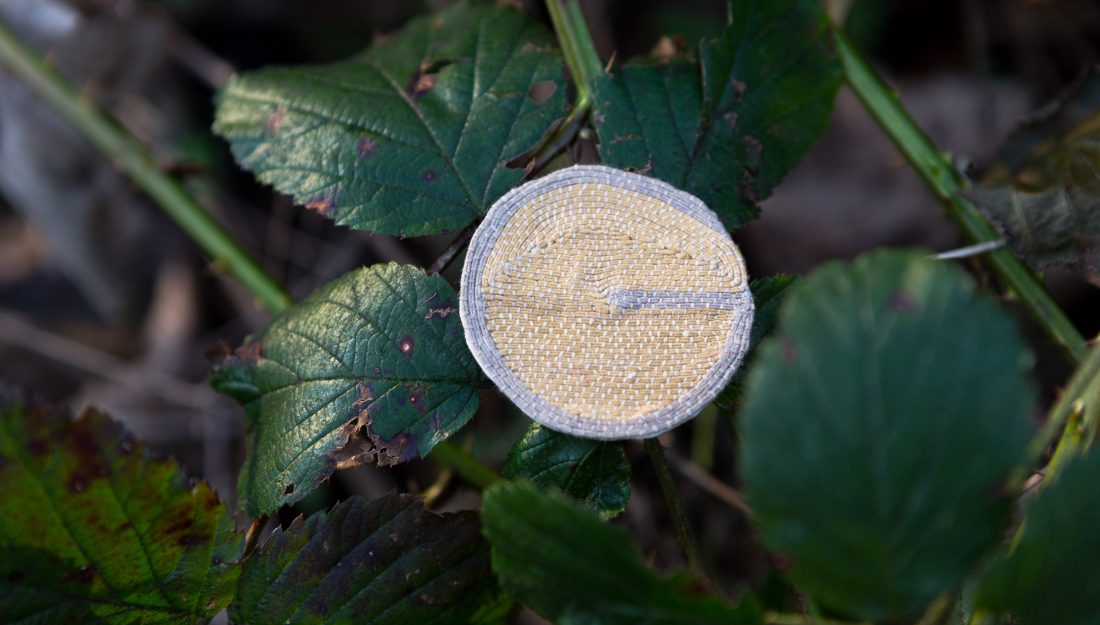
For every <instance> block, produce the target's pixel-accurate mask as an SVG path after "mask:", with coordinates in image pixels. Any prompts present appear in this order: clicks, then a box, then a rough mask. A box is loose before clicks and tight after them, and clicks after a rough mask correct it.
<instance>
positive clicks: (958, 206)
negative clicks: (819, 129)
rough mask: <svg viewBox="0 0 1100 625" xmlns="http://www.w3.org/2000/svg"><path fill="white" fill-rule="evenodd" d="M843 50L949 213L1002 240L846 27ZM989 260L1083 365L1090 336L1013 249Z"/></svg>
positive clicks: (872, 105)
mask: <svg viewBox="0 0 1100 625" xmlns="http://www.w3.org/2000/svg"><path fill="white" fill-rule="evenodd" d="M835 33H836V41H837V52H838V53H839V55H840V60H841V64H842V65H843V67H844V76H845V79H846V80H847V82H848V86H849V87H850V88H851V89H852V91H853V92H855V94H856V96H857V97H858V98H859V99H860V101H861V102H863V105H864V107H865V108H866V109H867V111H868V112H869V113H870V114H871V116H872V117H874V119H875V121H876V122H878V124H879V126H881V127H882V129H883V131H885V132H886V135H887V136H889V137H890V140H891V141H893V142H894V145H896V146H897V148H898V150H900V151H901V153H902V155H903V156H904V157H905V160H907V161H908V162H909V165H910V166H912V167H913V169H915V170H916V172H917V173H918V174H919V175H920V177H921V178H922V179H923V180H924V182H925V184H927V185H928V187H929V188H930V189H931V190H932V192H933V193H935V194H936V197H937V198H939V200H940V202H941V203H942V204H943V206H944V209H946V211H947V215H948V216H949V217H951V218H952V219H953V220H954V221H955V222H956V223H957V224H958V225H959V228H960V229H962V231H963V233H964V234H965V235H966V236H967V237H968V238H969V239H970V240H971V241H974V242H975V243H984V242H987V241H996V240H997V239H999V238H1000V235H999V234H998V233H997V231H996V230H995V229H994V228H993V226H992V225H991V224H990V223H989V221H988V220H986V218H985V217H984V216H983V215H982V214H981V213H980V212H979V211H978V209H977V208H975V206H974V205H973V204H972V203H971V202H970V201H969V200H967V199H966V198H965V197H963V196H962V195H961V191H962V190H963V186H964V185H963V180H962V178H961V176H959V174H958V172H957V171H955V168H954V166H953V165H952V163H951V161H950V159H949V158H947V157H946V156H945V155H944V154H943V153H941V152H940V151H939V150H938V149H937V148H936V146H935V145H933V143H932V141H931V140H930V139H929V138H928V136H927V135H925V134H924V132H923V131H922V130H921V129H920V127H919V126H917V124H916V122H914V121H913V118H911V117H910V116H909V114H908V112H906V110H905V107H904V106H902V104H901V101H900V100H899V99H898V97H897V94H895V93H894V91H893V90H891V89H890V88H889V87H888V86H887V85H886V84H885V83H884V82H883V81H882V79H881V78H880V77H879V76H878V74H877V73H875V70H874V69H872V68H871V66H870V65H869V64H868V63H867V61H866V60H865V59H864V58H863V57H862V56H861V55H860V54H859V51H858V50H856V49H855V47H853V46H852V43H851V42H850V41H849V40H848V38H847V37H846V36H845V35H844V33H843V32H841V31H840V29H835ZM985 259H986V260H987V262H988V263H989V264H990V266H991V267H992V268H993V270H994V271H995V272H996V273H997V275H998V276H1000V278H1001V280H1003V281H1004V283H1005V284H1006V285H1007V286H1008V288H1009V289H1010V290H1011V291H1012V292H1013V293H1015V294H1016V297H1018V298H1019V299H1020V301H1021V302H1022V303H1023V304H1024V306H1025V307H1026V308H1027V309H1028V311H1029V312H1030V313H1031V314H1032V316H1034V317H1035V319H1036V320H1037V321H1038V322H1039V324H1040V325H1042V326H1043V328H1044V329H1045V330H1046V331H1047V333H1048V334H1049V335H1050V337H1051V338H1053V339H1054V341H1055V342H1057V343H1058V344H1059V345H1061V346H1062V347H1063V348H1064V349H1065V350H1066V352H1068V353H1069V355H1070V356H1071V357H1072V359H1073V361H1074V363H1075V364H1080V363H1081V362H1082V361H1083V360H1084V359H1085V356H1086V355H1087V354H1088V346H1087V345H1086V343H1085V339H1084V338H1083V337H1082V336H1081V334H1080V333H1079V332H1078V331H1077V329H1076V328H1075V327H1074V326H1073V324H1072V323H1070V321H1069V319H1068V318H1066V316H1065V314H1064V313H1063V312H1062V310H1061V309H1060V308H1059V307H1058V305H1057V304H1055V303H1054V301H1053V300H1051V298H1050V295H1048V294H1047V292H1046V289H1045V288H1044V287H1043V285H1042V283H1041V282H1040V281H1039V279H1038V278H1036V276H1035V274H1034V273H1032V271H1031V270H1030V269H1028V268H1027V267H1026V266H1025V265H1024V264H1023V263H1022V262H1020V260H1019V259H1018V258H1016V256H1014V255H1013V254H1012V252H1011V251H1009V250H1008V249H998V250H995V251H992V252H990V253H989V254H986V255H985Z"/></svg>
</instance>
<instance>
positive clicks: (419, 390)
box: [408, 384, 428, 414]
mask: <svg viewBox="0 0 1100 625" xmlns="http://www.w3.org/2000/svg"><path fill="white" fill-rule="evenodd" d="M408 389H409V395H408V399H409V405H411V406H412V407H413V408H415V409H416V411H417V412H418V413H420V414H424V412H425V411H426V410H427V408H428V402H427V401H426V399H425V391H427V387H425V386H424V385H423V384H409V385H408Z"/></svg>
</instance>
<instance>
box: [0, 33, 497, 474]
mask: <svg viewBox="0 0 1100 625" xmlns="http://www.w3.org/2000/svg"><path fill="white" fill-rule="evenodd" d="M0 64H3V66H4V67H7V68H9V69H10V70H11V71H12V72H14V73H15V74H16V75H17V76H19V77H20V78H22V79H23V81H24V82H26V83H27V85H28V86H30V88H31V89H32V90H33V91H34V92H35V93H36V94H37V95H38V96H39V97H41V98H42V99H43V100H45V101H46V103H47V104H49V105H50V106H51V107H52V108H53V109H54V111H56V112H57V113H58V114H59V115H61V117H63V118H64V119H65V120H66V121H68V122H69V123H71V124H72V125H73V126H74V127H75V128H76V129H77V130H78V131H79V132H80V133H81V134H82V135H83V136H84V137H85V138H86V139H87V140H88V141H89V142H90V143H91V144H92V145H93V146H95V147H96V148H97V149H98V150H99V151H100V152H102V153H103V154H104V155H105V156H107V157H108V158H109V159H111V161H112V162H113V163H114V164H115V165H116V166H117V167H119V168H120V169H121V170H123V171H124V172H126V174H127V175H129V176H130V178H131V179H133V181H134V182H136V183H137V184H138V185H139V186H141V188H142V189H144V190H145V192H146V193H148V194H149V197H151V198H152V199H153V200H154V201H155V202H156V203H157V204H158V205H159V206H160V207H161V209H162V210H164V212H165V213H167V214H168V216H169V217H171V218H172V219H173V220H174V221H175V222H176V223H177V224H178V225H179V226H180V228H182V229H183V231H184V232H185V233H187V235H188V236H189V237H191V239H192V240H193V241H194V242H195V243H197V244H198V245H199V247H201V248H202V249H203V250H204V251H205V252H206V253H207V254H209V255H210V256H211V257H212V258H213V259H214V261H215V262H216V263H217V264H219V265H221V266H223V267H225V268H226V269H227V270H228V271H229V274H230V275H232V276H233V277H234V278H236V280H237V281H238V282H240V284H241V286H243V287H244V288H245V289H247V290H248V292H250V293H251V294H252V295H254V296H255V297H256V299H258V300H259V301H260V302H261V303H262V304H263V305H264V307H265V308H267V310H269V311H270V312H271V313H272V314H278V313H280V312H282V311H284V310H286V309H287V308H288V307H290V305H291V304H293V300H292V299H291V298H290V296H289V295H288V294H287V293H286V291H285V290H283V288H282V287H281V286H280V285H279V283H278V282H276V281H275V280H274V279H273V278H272V277H271V276H269V275H268V274H267V273H266V272H264V270H263V269H262V268H261V267H260V266H259V265H258V264H256V262H255V261H253V260H252V259H251V258H250V257H249V256H248V254H247V253H246V252H245V251H244V250H242V249H241V248H240V246H238V245H237V243H236V241H234V240H233V238H232V237H231V236H230V235H229V234H228V233H227V232H226V231H225V230H223V229H222V227H221V226H219V225H218V223H217V222H216V221H214V219H213V218H212V217H211V216H210V214H209V213H207V212H206V210H205V209H203V208H202V207H201V206H199V204H198V203H196V202H195V201H194V200H193V199H191V198H190V197H189V196H188V195H187V192H186V191H184V189H183V187H182V186H180V184H179V182H177V181H176V180H174V179H172V178H170V177H169V176H167V175H166V174H165V173H164V172H162V171H161V170H160V168H159V167H158V166H157V164H156V162H155V161H154V160H153V158H152V157H150V156H149V151H148V150H147V149H146V147H145V146H144V145H142V144H141V143H140V142H139V141H138V140H137V139H135V138H133V137H132V136H131V135H130V134H129V133H127V132H126V131H125V130H123V129H122V128H121V127H120V126H119V125H118V124H116V123H115V122H114V121H112V120H111V119H110V118H108V117H107V115H105V114H104V113H103V112H102V111H100V110H99V109H98V108H96V106H95V104H94V103H93V102H91V101H90V100H88V99H87V98H85V97H83V96H82V95H81V94H80V92H79V91H78V90H77V89H76V88H75V87H74V86H73V85H72V84H71V83H70V82H69V81H68V79H66V78H65V77H64V76H62V75H61V74H60V73H59V72H58V71H57V70H55V69H54V68H52V67H50V66H49V65H48V64H47V63H46V62H44V61H43V60H42V58H41V56H40V55H38V54H37V53H35V52H34V51H32V50H30V49H28V48H27V47H26V46H24V45H23V44H22V43H20V41H19V40H18V39H17V38H16V37H15V35H14V34H13V33H12V32H11V30H9V29H8V28H7V26H5V25H4V24H3V23H2V22H0ZM430 457H431V458H433V459H434V460H436V461H437V462H439V463H440V464H442V465H443V466H447V467H450V468H452V469H454V471H455V472H456V473H458V474H459V475H461V476H462V477H463V478H465V479H466V480H467V481H468V482H470V483H471V484H474V485H476V486H480V487H484V486H487V485H488V484H491V483H493V482H495V481H498V480H500V479H501V478H500V476H498V475H497V474H496V473H494V472H493V470H492V469H490V468H489V467H487V466H485V465H484V464H481V463H480V462H479V461H478V460H477V459H475V458H474V457H473V456H471V455H470V454H468V453H467V452H466V451H464V450H463V449H461V448H459V447H457V446H455V445H454V444H452V443H449V442H447V441H444V442H442V443H439V444H438V445H436V446H435V449H434V450H433V451H432V453H431V454H430Z"/></svg>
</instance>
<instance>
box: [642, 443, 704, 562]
mask: <svg viewBox="0 0 1100 625" xmlns="http://www.w3.org/2000/svg"><path fill="white" fill-rule="evenodd" d="M644 444H645V450H646V453H648V454H649V459H650V460H651V461H652V462H653V468H654V469H655V470H656V472H657V482H658V484H660V486H661V492H662V493H664V496H665V503H666V504H667V505H668V513H669V515H670V516H671V517H672V524H673V525H674V526H675V527H676V536H677V537H678V538H679V539H680V548H681V549H683V551H684V557H685V558H686V559H687V564H688V569H689V570H690V571H691V572H692V573H693V574H694V575H695V576H696V577H697V578H699V580H700V581H706V582H709V581H710V578H709V577H708V576H707V574H706V573H705V572H704V570H703V561H702V559H701V558H700V557H699V546H698V545H697V544H696V543H695V535H694V534H693V533H692V531H691V524H690V523H688V520H687V515H686V514H684V507H683V505H681V503H680V495H679V494H678V493H677V492H676V484H674V483H673V482H672V473H671V472H670V471H669V469H668V460H667V459H666V458H665V448H664V447H662V446H661V441H659V440H657V439H656V438H647V439H645V441H644Z"/></svg>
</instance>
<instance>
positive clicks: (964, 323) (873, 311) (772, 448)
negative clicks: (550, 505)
mask: <svg viewBox="0 0 1100 625" xmlns="http://www.w3.org/2000/svg"><path fill="white" fill-rule="evenodd" d="M1031 360H1032V359H1031V356H1030V354H1029V353H1028V351H1027V349H1026V347H1025V345H1024V343H1023V342H1022V340H1021V339H1020V337H1019V335H1018V333H1017V330H1016V328H1015V326H1014V324H1013V321H1012V319H1011V318H1010V317H1009V316H1008V315H1007V314H1006V313H1005V312H1004V311H1002V310H1000V309H999V308H998V306H997V304H996V302H995V301H993V299H992V298H990V297H987V296H985V295H982V294H980V293H978V292H976V290H975V287H974V284H973V282H972V281H971V280H970V279H969V278H968V277H967V276H966V275H965V274H964V273H963V272H962V271H960V270H959V269H958V268H956V267H954V266H952V265H949V264H945V263H942V262H936V261H931V260H927V259H926V258H924V257H923V255H922V254H921V253H918V252H898V251H880V252H874V253H871V254H868V255H865V256H862V257H860V258H858V259H857V260H856V261H854V262H853V263H840V262H837V263H831V264H829V265H827V266H825V267H822V268H821V269H819V270H817V271H816V272H814V273H813V274H812V275H811V276H810V277H808V278H806V279H805V280H803V281H802V282H801V283H800V284H799V285H796V286H795V287H794V288H793V289H792V290H791V293H790V295H789V296H788V297H787V301H786V302H785V303H784V304H783V307H782V309H781V312H780V322H779V327H778V329H777V331H776V334H775V335H774V336H773V337H771V338H769V339H766V340H765V341H764V343H763V345H761V347H760V352H759V354H758V357H757V360H756V365H755V367H754V368H753V370H752V371H751V372H750V373H749V380H748V390H747V393H746V394H747V399H746V402H745V405H744V408H743V410H742V412H741V415H740V417H741V418H740V428H739V430H738V433H739V434H740V435H741V437H742V440H741V444H742V455H741V458H742V463H743V464H742V471H743V473H742V475H743V476H744V480H745V489H746V493H747V495H748V500H749V505H750V506H752V509H753V512H754V513H755V518H756V520H757V522H758V523H759V524H760V529H761V533H762V535H763V538H764V541H765V543H766V544H767V545H768V546H770V547H771V548H773V549H775V550H776V551H779V552H781V553H784V554H786V555H788V556H789V557H790V558H791V560H792V569H791V574H792V576H793V579H794V581H795V583H796V584H798V585H799V587H800V588H801V589H802V590H803V591H805V592H807V593H809V594H810V595H811V596H813V597H814V598H815V599H817V600H818V601H820V602H822V603H823V604H825V605H827V606H829V607H831V608H833V609H835V610H837V611H841V612H844V613H846V614H848V615H850V616H854V617H858V618H860V619H865V620H869V621H876V622H877V621H882V620H886V619H888V618H895V617H898V618H906V617H910V616H912V615H915V614H918V613H920V611H921V610H922V609H923V608H924V607H925V606H926V605H927V604H928V603H929V602H930V601H931V600H932V599H933V598H935V597H936V596H938V595H939V594H940V593H943V592H946V591H950V590H953V589H956V588H958V587H959V586H960V585H961V584H962V583H963V581H964V580H965V578H966V577H967V575H968V574H969V573H971V572H972V570H973V567H974V566H975V564H976V563H977V562H978V560H979V559H980V558H981V556H982V555H984V554H985V553H986V551H987V550H988V549H990V548H991V547H992V546H993V545H994V544H996V543H997V542H998V540H999V539H1000V537H1001V535H1002V532H1003V531H1004V528H1005V525H1006V523H1007V521H1008V516H1009V505H1010V500H1009V498H1008V496H1007V494H1006V493H1005V486H1006V482H1007V480H1008V478H1009V475H1010V473H1011V472H1012V470H1013V469H1014V468H1016V467H1017V466H1018V465H1019V464H1021V463H1022V461H1023V460H1024V459H1025V457H1026V453H1025V448H1026V446H1027V443H1028V439H1029V438H1030V436H1031V432H1032V427H1031V423H1030V419H1031V411H1032V409H1033V407H1034V404H1035V392H1034V389H1033V387H1032V384H1031V381H1030V379H1029V378H1028V375H1027V371H1028V369H1029V368H1030V366H1031Z"/></svg>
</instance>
